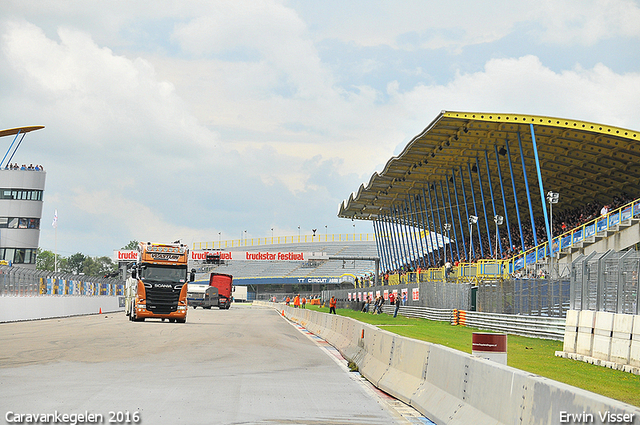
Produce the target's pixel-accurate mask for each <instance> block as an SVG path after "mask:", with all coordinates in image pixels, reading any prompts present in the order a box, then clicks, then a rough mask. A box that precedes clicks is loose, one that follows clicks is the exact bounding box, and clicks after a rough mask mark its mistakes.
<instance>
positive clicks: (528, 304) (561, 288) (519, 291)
mask: <svg viewBox="0 0 640 425" xmlns="http://www.w3.org/2000/svg"><path fill="white" fill-rule="evenodd" d="M569 294H570V281H569V280H567V279H528V278H521V279H506V280H490V281H482V282H480V284H479V285H478V294H477V310H478V311H482V312H485V313H500V314H521V315H527V316H546V317H565V316H566V312H567V310H568V309H569Z"/></svg>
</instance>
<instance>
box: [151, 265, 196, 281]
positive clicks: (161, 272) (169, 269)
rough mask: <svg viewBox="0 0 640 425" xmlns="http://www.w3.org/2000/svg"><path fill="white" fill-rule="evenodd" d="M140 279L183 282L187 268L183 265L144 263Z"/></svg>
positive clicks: (185, 279) (185, 278)
mask: <svg viewBox="0 0 640 425" xmlns="http://www.w3.org/2000/svg"><path fill="white" fill-rule="evenodd" d="M140 279H142V280H144V281H145V282H174V283H185V282H186V281H187V268H186V267H185V266H179V267H176V266H159V265H155V264H154V265H144V266H142V269H141V271H140Z"/></svg>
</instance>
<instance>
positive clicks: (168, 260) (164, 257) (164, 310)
mask: <svg viewBox="0 0 640 425" xmlns="http://www.w3.org/2000/svg"><path fill="white" fill-rule="evenodd" d="M138 251H139V253H140V261H139V263H138V264H136V265H135V267H134V269H133V270H132V272H131V277H132V279H131V292H132V294H131V296H132V300H131V307H130V309H128V311H127V312H128V314H129V319H130V320H133V321H136V322H141V321H144V320H145V319H153V318H157V319H162V321H164V320H165V319H169V321H170V322H178V323H184V322H186V321H187V278H189V280H190V281H193V279H194V277H195V271H192V273H191V274H190V275H189V276H188V274H189V273H188V271H187V261H188V258H189V248H187V247H186V246H185V245H183V244H178V243H173V244H155V243H153V244H152V243H151V242H147V243H143V242H141V243H140V245H139V246H138Z"/></svg>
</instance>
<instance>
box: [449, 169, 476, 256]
mask: <svg viewBox="0 0 640 425" xmlns="http://www.w3.org/2000/svg"><path fill="white" fill-rule="evenodd" d="M458 171H459V172H460V188H461V189H462V200H463V201H464V212H465V214H466V216H465V217H469V215H470V214H469V208H468V207H467V194H466V192H465V190H464V175H463V174H462V167H460V166H458ZM454 177H455V173H454ZM454 187H455V182H454ZM457 198H458V193H457V192H456V201H457ZM466 221H467V220H465V223H466ZM460 233H461V234H462V238H463V242H464V229H462V221H460ZM472 246H473V241H472V240H471V239H469V251H471V247H472ZM464 252H465V253H466V252H467V245H466V244H464ZM465 255H466V254H465ZM467 261H469V262H471V258H468V259H467Z"/></svg>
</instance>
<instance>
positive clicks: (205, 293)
mask: <svg viewBox="0 0 640 425" xmlns="http://www.w3.org/2000/svg"><path fill="white" fill-rule="evenodd" d="M187 303H188V304H189V305H190V306H191V307H193V308H196V307H202V308H206V309H210V308H211V307H212V306H216V307H217V306H218V288H215V287H213V286H209V285H208V284H207V283H206V282H200V283H190V284H189V287H188V288H187Z"/></svg>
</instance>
